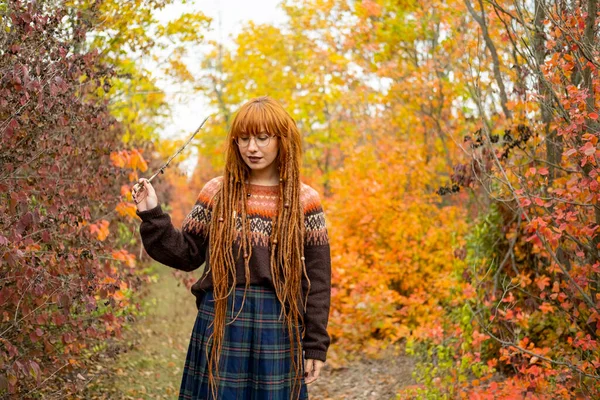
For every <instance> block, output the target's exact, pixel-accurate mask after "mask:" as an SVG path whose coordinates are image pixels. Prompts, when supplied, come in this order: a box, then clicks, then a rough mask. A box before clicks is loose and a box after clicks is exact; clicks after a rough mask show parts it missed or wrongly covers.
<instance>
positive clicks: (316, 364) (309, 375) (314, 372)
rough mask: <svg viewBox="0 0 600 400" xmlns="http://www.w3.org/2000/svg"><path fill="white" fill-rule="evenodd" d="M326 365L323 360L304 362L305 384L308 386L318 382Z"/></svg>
mask: <svg viewBox="0 0 600 400" xmlns="http://www.w3.org/2000/svg"><path fill="white" fill-rule="evenodd" d="M324 364H325V363H324V362H323V361H321V360H313V359H310V358H308V359H306V360H304V382H305V383H306V384H307V385H308V384H310V383H313V382H314V381H316V380H317V378H318V377H319V374H320V373H321V368H323V365H324Z"/></svg>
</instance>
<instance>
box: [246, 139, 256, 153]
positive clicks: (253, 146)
mask: <svg viewBox="0 0 600 400" xmlns="http://www.w3.org/2000/svg"><path fill="white" fill-rule="evenodd" d="M257 150H258V145H257V144H256V138H255V137H254V136H250V143H248V151H250V152H252V153H254V152H256V151H257Z"/></svg>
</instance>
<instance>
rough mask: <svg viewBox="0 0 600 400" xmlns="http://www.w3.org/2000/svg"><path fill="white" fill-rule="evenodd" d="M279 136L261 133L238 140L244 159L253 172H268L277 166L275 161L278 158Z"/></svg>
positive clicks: (244, 136)
mask: <svg viewBox="0 0 600 400" xmlns="http://www.w3.org/2000/svg"><path fill="white" fill-rule="evenodd" d="M277 142H278V138H277V136H274V135H270V134H268V133H267V132H261V133H259V134H258V135H256V136H253V135H242V136H240V137H238V138H237V143H238V148H239V150H240V154H241V155H242V158H243V159H244V161H245V162H246V164H247V165H248V166H249V167H250V169H252V170H253V171H258V170H261V171H266V170H269V169H271V168H273V169H276V168H277V166H276V165H275V164H274V162H273V161H275V159H276V158H277V153H278V151H279V148H278V143H277Z"/></svg>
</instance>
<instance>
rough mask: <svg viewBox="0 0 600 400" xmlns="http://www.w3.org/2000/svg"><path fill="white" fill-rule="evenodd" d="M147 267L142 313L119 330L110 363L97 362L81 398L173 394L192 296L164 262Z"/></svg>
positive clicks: (189, 328) (189, 324)
mask: <svg viewBox="0 0 600 400" xmlns="http://www.w3.org/2000/svg"><path fill="white" fill-rule="evenodd" d="M152 269H153V274H155V276H156V280H155V282H154V283H152V284H151V285H149V287H148V294H147V295H146V296H144V299H143V300H142V301H141V307H142V310H143V311H144V312H145V314H146V315H145V316H143V317H141V318H140V319H139V320H138V321H137V322H135V323H134V324H133V325H132V326H131V329H130V330H128V331H126V332H125V333H124V334H123V343H124V346H123V350H122V353H121V354H120V355H119V356H118V357H117V358H116V360H115V361H114V364H112V363H111V364H110V365H103V366H99V369H105V371H103V372H104V373H103V374H102V376H101V377H100V378H98V379H96V380H95V382H94V383H93V384H91V385H90V386H89V387H88V392H89V393H87V394H86V398H95V399H113V398H119V399H136V400H137V399H173V398H176V397H177V394H178V392H179V384H180V382H181V377H182V375H183V366H184V363H185V357H186V353H187V347H188V344H189V340H190V335H191V333H192V328H193V326H194V321H195V319H196V313H197V310H196V305H195V298H194V296H193V295H192V294H191V292H190V291H189V290H188V289H187V288H186V287H185V286H184V285H183V284H181V283H180V282H179V281H178V280H177V279H176V278H175V277H173V275H172V270H171V269H170V268H169V267H166V266H164V265H161V264H157V263H154V264H153V265H152ZM196 272H199V271H196Z"/></svg>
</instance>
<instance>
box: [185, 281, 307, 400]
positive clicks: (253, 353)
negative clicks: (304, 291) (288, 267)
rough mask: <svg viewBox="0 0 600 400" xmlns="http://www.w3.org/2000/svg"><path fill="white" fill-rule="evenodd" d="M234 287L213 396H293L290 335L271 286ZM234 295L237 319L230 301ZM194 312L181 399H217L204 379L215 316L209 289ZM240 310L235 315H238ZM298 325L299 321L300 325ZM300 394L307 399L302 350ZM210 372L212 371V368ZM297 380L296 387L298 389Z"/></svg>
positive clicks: (287, 399)
mask: <svg viewBox="0 0 600 400" xmlns="http://www.w3.org/2000/svg"><path fill="white" fill-rule="evenodd" d="M243 296H244V286H239V287H236V290H235V298H234V295H233V293H232V294H231V295H230V296H229V298H228V299H227V300H228V307H227V315H226V318H225V320H226V325H225V332H224V336H223V342H222V347H221V348H222V352H221V359H220V361H219V379H218V380H217V381H216V382H217V398H218V399H223V400H263V399H264V400H291V396H292V387H293V380H292V375H291V374H292V373H293V366H292V360H291V356H290V338H289V334H288V331H287V328H286V325H285V321H284V320H283V318H282V319H281V320H279V313H280V312H281V304H280V303H279V300H278V299H277V295H276V294H275V289H273V288H267V287H263V286H258V285H250V286H249V287H248V290H247V291H246V300H245V303H244V307H243V309H242V310H241V312H240V308H241V306H242V299H243ZM234 300H235V308H234V314H233V316H234V317H235V316H236V315H237V318H235V321H234V322H233V323H231V324H229V325H227V323H230V322H231V321H232V320H233V319H234V318H232V315H231V314H232V313H231V309H232V303H233V301H234ZM198 303H199V306H198V315H197V317H196V322H195V324H194V329H193V331H192V337H191V340H190V345H189V348H188V352H187V357H186V361H185V368H184V370H183V378H182V381H181V387H180V389H179V400H199V399H203V400H208V399H210V400H215V398H214V397H213V395H212V393H211V391H210V387H209V384H208V357H207V355H208V354H210V351H211V350H212V344H213V339H210V341H209V337H210V335H211V334H212V333H213V326H212V322H213V320H214V298H213V292H212V291H208V292H206V294H204V296H203V297H202V299H201V300H200V301H199V302H198ZM238 312H239V315H238ZM301 329H302V327H300V330H301ZM299 368H300V373H301V378H302V379H301V386H300V396H299V397H298V399H308V390H307V388H306V383H305V381H304V356H302V358H301V365H300V366H299ZM213 375H214V372H213ZM297 387H298V384H296V389H295V391H296V393H298V388H297Z"/></svg>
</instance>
